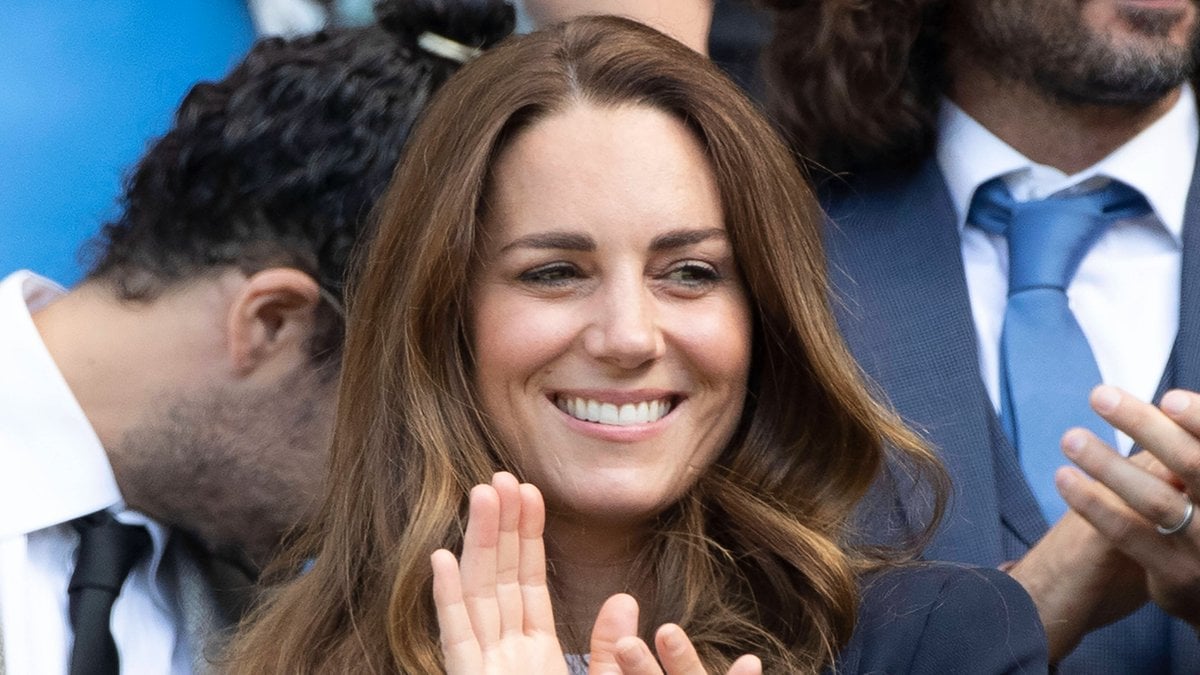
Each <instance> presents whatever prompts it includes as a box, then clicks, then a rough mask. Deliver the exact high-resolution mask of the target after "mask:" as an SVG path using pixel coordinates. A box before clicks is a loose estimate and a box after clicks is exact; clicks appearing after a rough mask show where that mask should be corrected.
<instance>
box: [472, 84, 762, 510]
mask: <svg viewBox="0 0 1200 675" xmlns="http://www.w3.org/2000/svg"><path fill="white" fill-rule="evenodd" d="M483 239H484V243H483V250H482V254H483V255H482V258H483V266H482V268H481V270H480V271H479V272H478V274H477V276H476V278H475V280H474V282H473V285H472V316H471V324H472V325H471V331H472V339H473V342H474V349H475V358H476V373H475V376H476V385H477V387H478V390H479V393H480V396H481V400H482V404H483V407H484V410H485V412H486V413H487V414H488V416H489V418H490V420H491V422H492V424H493V425H494V428H495V429H496V431H497V432H498V433H499V435H500V438H501V440H502V441H503V442H504V443H505V444H506V446H507V447H508V448H509V449H510V451H511V452H512V453H513V457H514V460H515V461H516V463H517V466H518V468H519V470H520V471H521V472H522V473H523V476H522V477H523V478H524V479H525V480H528V481H530V482H532V483H533V484H535V485H537V486H538V487H539V488H540V489H541V490H542V491H543V492H544V493H545V495H546V498H547V501H548V502H549V505H550V506H551V508H553V509H556V510H557V511H559V512H565V514H567V515H571V516H574V517H577V518H581V519H584V520H591V521H601V520H602V521H604V522H606V523H609V524H620V523H626V522H631V521H639V520H644V519H645V518H648V517H651V516H653V515H656V514H657V513H659V512H660V511H661V510H662V509H663V508H664V507H666V506H667V505H669V504H670V503H671V502H672V501H674V500H676V499H677V498H678V497H679V496H680V495H681V494H682V493H683V492H684V491H685V490H686V489H687V488H688V487H690V486H691V485H692V484H694V483H695V481H696V479H697V478H698V476H699V474H700V473H701V472H703V471H704V470H706V469H707V467H708V466H709V465H710V464H711V463H712V462H713V460H714V458H715V457H716V455H717V454H718V453H719V452H720V450H721V449H722V448H723V447H724V446H725V445H726V443H727V442H728V440H729V438H730V436H731V434H732V433H733V430H734V428H735V426H736V425H737V421H738V418H739V416H740V415H741V411H742V402H743V398H744V396H745V389H746V378H747V372H748V370H749V367H750V339H751V327H750V310H749V308H748V304H747V300H746V296H745V292H744V290H743V288H742V285H741V281H740V278H739V274H738V269H737V266H736V264H735V262H734V258H733V251H732V248H731V246H730V243H729V240H728V236H727V233H726V230H725V224H724V218H723V215H722V209H721V200H720V195H719V192H718V189H717V185H716V179H715V176H714V175H713V171H712V168H711V167H710V165H709V162H708V159H707V158H706V157H705V155H704V151H703V149H702V148H701V146H700V143H699V142H698V141H697V139H696V138H695V137H694V136H693V134H692V133H691V132H690V131H689V130H688V129H687V128H686V127H685V126H684V125H683V124H682V123H681V122H679V121H678V120H677V119H675V118H674V117H671V116H670V115H667V114H666V113H663V112H661V111H659V110H657V109H654V108H651V107H646V106H625V107H617V108H609V107H604V108H600V107H593V106H591V105H588V104H582V103H581V104H577V105H574V106H573V107H571V108H569V109H567V110H566V111H565V112H561V113H555V114H554V115H552V116H551V117H548V118H546V119H544V120H541V121H539V122H537V123H535V124H534V125H533V126H532V127H530V128H528V129H526V130H524V131H523V132H522V133H520V134H518V136H517V137H516V138H515V139H513V141H512V143H511V144H510V145H509V146H508V147H507V148H506V149H505V150H504V151H503V152H502V153H501V154H500V156H499V158H498V161H497V163H496V166H495V167H494V171H493V176H492V186H491V190H490V193H489V200H488V206H487V215H486V222H485V223H484V237H483Z"/></svg>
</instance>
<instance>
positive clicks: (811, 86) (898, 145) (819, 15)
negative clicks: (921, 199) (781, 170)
mask: <svg viewBox="0 0 1200 675" xmlns="http://www.w3.org/2000/svg"><path fill="white" fill-rule="evenodd" d="M758 3H759V4H760V5H762V6H764V7H766V8H768V9H770V10H771V11H772V13H773V14H774V19H775V33H774V35H773V37H772V39H771V41H770V42H769V43H768V45H767V48H766V50H765V51H764V55H763V61H764V63H763V69H764V77H765V79H766V81H767V90H768V91H767V106H768V108H769V109H770V112H771V113H772V116H773V117H774V118H775V119H776V121H777V123H778V124H779V125H780V126H781V128H782V131H783V132H784V134H785V135H786V136H787V138H788V140H789V141H790V142H791V143H792V146H793V147H794V148H795V149H796V151H797V152H798V153H799V154H800V155H801V156H802V157H804V158H805V159H806V160H807V161H808V162H809V163H810V164H812V165H813V166H814V169H815V171H816V173H817V175H818V176H819V175H821V174H822V173H825V172H829V173H841V172H847V171H857V170H866V169H871V168H877V167H880V166H891V167H898V166H904V165H911V164H914V163H916V162H917V161H919V160H920V159H922V158H923V157H924V156H926V154H927V153H928V152H929V151H930V149H931V148H932V146H933V140H934V124H935V122H936V117H937V104H938V97H939V95H940V93H941V91H942V89H943V86H944V84H945V80H946V74H945V69H944V65H943V62H942V59H943V53H944V47H943V44H942V30H941V27H942V25H943V22H944V14H945V11H946V6H947V4H948V3H947V0H758Z"/></svg>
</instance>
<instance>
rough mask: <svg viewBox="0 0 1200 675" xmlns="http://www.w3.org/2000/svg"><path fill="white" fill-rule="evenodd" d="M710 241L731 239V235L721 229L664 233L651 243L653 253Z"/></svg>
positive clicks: (712, 228)
mask: <svg viewBox="0 0 1200 675" xmlns="http://www.w3.org/2000/svg"><path fill="white" fill-rule="evenodd" d="M709 239H729V233H728V232H726V231H725V230H724V229H723V228H720V227H711V228H707V229H703V230H675V231H672V232H664V233H663V234H660V235H658V236H657V237H655V238H654V239H653V240H651V241H650V250H651V251H655V252H658V251H668V250H671V249H674V248H683V247H685V246H693V245H695V244H699V243H701V242H705V241H708V240H709Z"/></svg>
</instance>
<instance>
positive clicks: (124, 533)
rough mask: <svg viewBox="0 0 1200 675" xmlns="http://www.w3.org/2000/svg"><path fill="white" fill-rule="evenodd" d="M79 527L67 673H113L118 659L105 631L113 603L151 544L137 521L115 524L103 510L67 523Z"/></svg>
mask: <svg viewBox="0 0 1200 675" xmlns="http://www.w3.org/2000/svg"><path fill="white" fill-rule="evenodd" d="M71 525H72V526H73V527H74V528H75V529H76V530H78V531H79V556H78V558H77V559H76V562H75V572H74V573H73V574H72V575H71V583H70V585H69V586H67V596H68V597H69V598H70V607H69V612H70V615H71V628H72V629H73V630H74V631H75V646H74V647H73V648H72V649H71V666H70V669H69V671H68V672H69V673H70V675H117V673H119V672H120V668H121V666H120V660H119V659H118V658H117V645H116V643H115V642H113V637H112V632H111V631H110V630H109V627H108V625H109V615H110V614H111V612H112V606H113V602H114V601H116V599H117V594H118V593H120V592H121V586H122V585H123V584H124V583H125V577H126V576H128V575H129V570H131V569H133V565H134V563H136V562H137V561H138V559H139V558H141V557H142V555H143V554H145V552H146V550H147V549H149V548H150V533H149V532H147V531H146V528H144V527H142V526H140V525H123V524H121V523H118V522H117V521H116V519H114V518H113V517H112V515H111V514H109V513H108V512H107V511H97V512H96V513H93V514H91V515H90V516H84V517H83V518H78V519H76V520H73V521H71Z"/></svg>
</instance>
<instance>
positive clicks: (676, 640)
mask: <svg viewBox="0 0 1200 675" xmlns="http://www.w3.org/2000/svg"><path fill="white" fill-rule="evenodd" d="M658 635H659V637H660V638H661V639H662V643H663V647H666V648H667V650H668V651H670V652H671V653H676V652H678V651H679V650H681V649H683V647H684V643H683V630H682V629H680V628H679V626H676V625H675V624H673V623H668V624H664V625H663V627H662V628H659V629H658Z"/></svg>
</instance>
